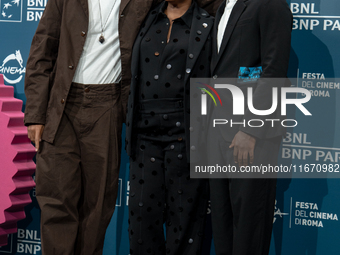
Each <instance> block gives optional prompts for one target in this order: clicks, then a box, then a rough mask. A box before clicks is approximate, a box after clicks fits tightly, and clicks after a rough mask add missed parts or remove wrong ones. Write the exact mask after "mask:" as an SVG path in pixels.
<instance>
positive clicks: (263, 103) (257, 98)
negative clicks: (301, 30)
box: [211, 0, 292, 141]
mask: <svg viewBox="0 0 340 255" xmlns="http://www.w3.org/2000/svg"><path fill="white" fill-rule="evenodd" d="M224 8H225V2H224V3H223V4H222V5H221V6H220V7H219V9H218V10H217V13H216V21H215V26H214V31H213V38H214V42H215V43H214V44H213V57H212V63H211V70H212V76H213V77H214V79H216V78H224V77H227V78H237V77H238V76H239V71H240V67H262V74H261V78H260V79H258V80H257V82H256V83H247V82H245V83H239V82H236V83H235V84H234V85H236V86H238V87H239V88H241V89H242V90H243V93H244V95H245V98H246V88H247V87H249V86H253V89H254V92H253V94H254V96H253V100H254V106H256V107H255V108H256V109H263V110H264V109H269V108H270V107H271V105H272V86H274V87H278V86H284V84H283V83H282V82H281V83H279V84H269V82H267V81H266V80H265V79H263V78H285V77H286V75H287V70H288V61H289V54H290V41H291V29H292V14H291V11H290V9H289V7H288V4H287V3H286V1H285V0H238V1H237V2H236V4H235V6H234V8H233V10H232V13H231V16H230V18H229V21H228V24H227V27H226V30H225V33H224V38H223V40H222V44H221V48H220V53H219V54H218V53H217V44H216V41H217V28H218V23H219V21H220V19H221V16H222V14H223V11H224ZM214 79H213V81H214ZM279 91H280V90H279ZM222 100H223V99H222ZM245 100H246V99H245ZM245 102H246V101H245ZM223 103H226V104H227V105H228V106H227V107H228V109H230V112H228V113H223V115H222V116H221V113H218V111H217V112H215V113H214V114H216V113H218V114H216V115H219V118H221V117H223V118H226V119H233V120H235V121H241V119H246V120H247V119H266V118H267V119H269V118H275V119H281V116H280V111H279V109H278V110H277V111H276V112H275V113H273V114H272V115H271V116H262V117H261V116H255V115H253V114H252V113H251V112H250V111H249V110H248V108H247V107H246V109H245V115H244V116H233V115H232V112H231V110H232V101H231V100H224V102H223ZM216 115H215V116H216ZM267 123H268V125H264V126H263V127H261V128H251V127H241V128H240V126H237V125H235V126H234V127H233V128H230V127H229V126H228V129H226V128H225V127H222V125H220V126H221V127H220V128H221V130H222V129H223V130H222V134H223V136H224V138H225V140H226V141H232V139H233V138H234V136H235V134H236V133H237V132H238V131H239V130H242V131H244V132H246V133H248V134H250V135H253V136H255V137H257V138H271V137H275V136H280V135H283V134H284V133H285V130H284V128H282V127H281V125H277V123H276V125H277V126H278V127H277V128H271V127H270V125H271V123H269V122H267ZM256 124H258V123H256ZM223 126H224V125H223Z"/></svg>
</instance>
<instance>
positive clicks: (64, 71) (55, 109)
mask: <svg viewBox="0 0 340 255" xmlns="http://www.w3.org/2000/svg"><path fill="white" fill-rule="evenodd" d="M221 1H222V0H199V1H197V2H199V3H200V5H201V6H203V7H206V8H207V9H208V10H209V11H210V13H213V12H214V11H216V9H217V6H218V3H220V2H221ZM157 2H160V0H121V5H120V13H119V15H120V17H119V39H120V50H121V60H122V82H121V103H122V106H123V107H122V109H123V111H122V118H121V120H122V121H124V120H125V113H126V105H127V100H128V94H129V89H130V80H131V68H130V67H131V50H132V46H133V43H134V40H135V37H136V35H137V33H138V31H139V28H140V25H141V23H142V22H143V20H144V18H145V16H146V15H147V13H148V11H149V10H150V8H151V6H152V5H153V4H156V3H157ZM88 15H89V14H88V4H87V0H49V1H48V2H47V5H46V8H45V12H44V14H43V15H42V17H41V20H40V22H39V25H38V28H37V31H36V33H35V35H34V37H33V41H32V46H31V50H30V54H29V58H28V62H27V66H26V78H25V94H26V97H27V102H26V110H25V124H26V125H30V124H44V125H45V129H44V132H43V135H42V139H44V140H45V141H47V142H50V143H53V141H54V137H55V134H56V132H57V130H58V127H59V123H60V120H61V117H62V114H63V111H64V107H65V103H66V100H67V96H68V93H69V90H70V87H71V83H72V80H73V76H74V73H75V70H76V69H77V66H78V62H79V59H80V56H81V54H82V50H83V47H84V43H85V39H86V34H87V30H88V22H89V21H88V20H89V17H88Z"/></svg>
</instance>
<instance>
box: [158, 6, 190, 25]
mask: <svg viewBox="0 0 340 255" xmlns="http://www.w3.org/2000/svg"><path fill="white" fill-rule="evenodd" d="M167 7H168V2H166V1H164V2H163V3H162V4H161V7H160V9H159V12H158V16H157V20H158V19H159V18H164V17H167V16H166V14H165V13H164V12H165V10H166V8H167ZM194 8H195V0H193V1H192V2H191V6H190V7H189V9H188V10H187V11H186V12H185V13H184V14H183V15H182V17H180V18H178V19H175V20H182V21H184V23H185V24H186V25H187V26H188V27H189V28H190V27H191V22H192V15H193V13H194Z"/></svg>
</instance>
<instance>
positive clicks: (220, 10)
mask: <svg viewBox="0 0 340 255" xmlns="http://www.w3.org/2000/svg"><path fill="white" fill-rule="evenodd" d="M225 5H226V1H223V3H222V4H221V5H220V7H218V10H217V12H216V17H215V23H214V29H213V35H212V38H213V43H212V59H211V67H212V69H214V67H215V66H216V64H217V59H218V54H217V30H218V24H219V23H220V20H221V18H222V15H223V13H224V9H225Z"/></svg>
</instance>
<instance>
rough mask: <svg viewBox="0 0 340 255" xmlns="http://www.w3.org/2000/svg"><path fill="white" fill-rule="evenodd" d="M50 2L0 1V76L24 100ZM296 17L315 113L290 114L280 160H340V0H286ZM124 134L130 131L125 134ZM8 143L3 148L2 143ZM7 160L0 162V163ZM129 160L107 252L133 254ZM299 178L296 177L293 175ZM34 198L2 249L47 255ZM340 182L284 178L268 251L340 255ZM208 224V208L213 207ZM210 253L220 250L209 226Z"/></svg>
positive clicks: (296, 38) (300, 58)
mask: <svg viewBox="0 0 340 255" xmlns="http://www.w3.org/2000/svg"><path fill="white" fill-rule="evenodd" d="M46 2H47V0H0V74H3V75H4V77H5V84H7V85H12V86H14V88H15V97H16V98H19V99H21V100H23V101H24V105H25V102H26V99H25V94H24V76H25V71H26V70H25V67H26V62H27V58H28V54H29V49H30V45H31V40H32V37H33V34H34V32H35V30H36V27H37V25H38V22H39V20H40V18H41V15H42V13H43V11H44V7H45V6H46ZM287 2H288V4H289V5H290V7H291V10H292V13H293V15H294V23H293V33H292V50H291V59H290V68H289V77H293V78H297V86H298V87H302V88H307V89H308V90H310V91H311V93H312V99H311V101H310V102H309V103H308V104H307V106H308V110H309V111H310V112H311V113H312V115H313V116H312V117H311V118H306V117H305V116H303V115H302V114H301V112H300V111H298V110H297V111H296V112H291V113H289V114H290V115H292V116H293V117H294V118H295V119H296V120H297V121H299V120H301V121H300V122H299V124H298V126H296V127H295V128H289V129H288V130H287V131H288V133H287V137H286V138H285V139H284V140H283V143H282V148H281V152H280V159H279V160H280V162H281V163H282V164H294V165H296V166H297V167H299V166H300V165H301V166H303V167H304V166H305V164H333V165H335V164H339V163H340V162H339V161H340V87H339V83H337V82H335V83H334V84H332V85H330V84H328V86H327V84H326V83H325V80H326V79H333V78H337V77H340V50H339V45H340V8H339V0H310V1H307V0H292V1H290V0H288V1H287ZM123 135H124V134H123ZM1 146H2V145H1ZM0 164H1V162H0ZM128 169H129V168H128V157H127V155H126V153H125V151H124V152H123V153H122V165H121V171H120V179H119V193H118V198H117V202H116V211H115V213H114V215H113V217H112V221H111V224H110V226H109V228H108V230H107V235H106V240H105V247H104V255H109V254H112V255H128V254H129V244H128V231H127V229H128V203H129V179H128ZM293 177H294V176H293ZM31 196H32V200H33V203H32V204H30V205H28V206H27V207H26V215H27V218H26V219H25V220H23V221H20V222H19V223H18V233H17V234H14V235H10V236H9V238H8V245H7V246H4V247H0V254H41V251H40V250H41V248H40V242H41V241H40V230H39V228H40V226H39V220H40V211H39V207H38V204H37V201H36V199H35V190H32V191H31ZM339 197H340V179H327V178H323V179H308V178H306V179H296V178H291V179H279V180H278V185H277V199H276V200H277V202H276V206H275V214H274V218H273V220H274V229H273V238H272V244H271V250H270V255H303V254H308V255H338V254H339V251H340V243H339V242H338V240H339V234H340V224H339V214H340V203H339ZM207 213H208V226H209V217H210V215H209V214H210V210H209V209H208V211H207ZM203 254H204V255H208V254H212V255H214V254H215V253H214V247H213V245H211V230H209V227H207V231H206V237H205V244H204V251H203Z"/></svg>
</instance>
